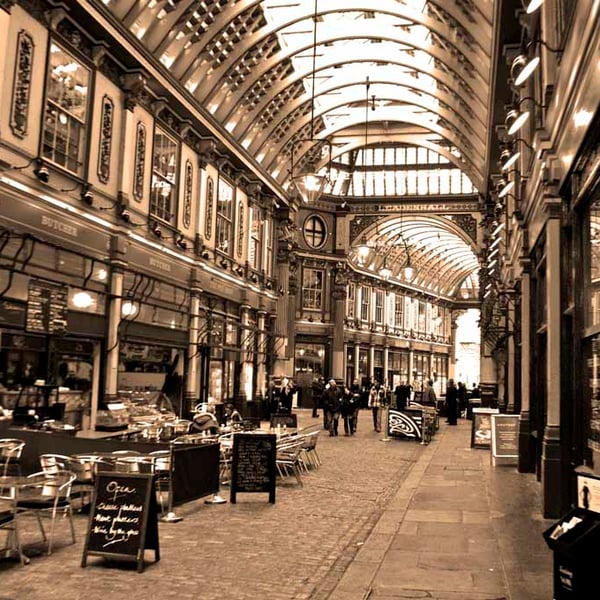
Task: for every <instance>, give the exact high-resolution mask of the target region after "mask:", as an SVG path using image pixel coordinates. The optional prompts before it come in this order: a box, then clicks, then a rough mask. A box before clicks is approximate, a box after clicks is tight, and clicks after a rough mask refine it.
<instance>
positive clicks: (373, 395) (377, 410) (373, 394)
mask: <svg viewBox="0 0 600 600" xmlns="http://www.w3.org/2000/svg"><path fill="white" fill-rule="evenodd" d="M384 401H385V389H384V388H383V386H382V385H381V384H380V383H379V382H377V381H376V382H375V383H374V384H373V385H372V386H371V390H370V391H369V408H370V409H371V412H372V414H373V429H374V430H375V431H381V408H382V406H383V405H384Z"/></svg>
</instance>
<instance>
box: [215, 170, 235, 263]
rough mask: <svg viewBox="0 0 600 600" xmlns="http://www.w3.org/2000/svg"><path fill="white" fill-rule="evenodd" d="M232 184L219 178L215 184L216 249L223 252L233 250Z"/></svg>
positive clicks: (227, 252)
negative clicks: (217, 183) (216, 184)
mask: <svg viewBox="0 0 600 600" xmlns="http://www.w3.org/2000/svg"><path fill="white" fill-rule="evenodd" d="M233 191H234V190H233V186H232V185H230V184H229V183H227V182H226V181H224V180H223V179H219V185H218V186H217V230H216V243H217V249H218V250H220V251H221V252H223V253H225V254H231V253H232V251H233V240H232V228H233V223H232V214H233Z"/></svg>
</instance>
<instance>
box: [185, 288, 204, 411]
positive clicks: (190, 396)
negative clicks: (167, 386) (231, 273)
mask: <svg viewBox="0 0 600 600" xmlns="http://www.w3.org/2000/svg"><path fill="white" fill-rule="evenodd" d="M201 293H202V290H201V289H200V287H198V282H197V281H195V280H194V281H192V284H191V290H190V296H191V297H190V331H189V337H188V357H189V358H188V368H187V372H188V376H187V381H186V389H185V392H184V409H185V410H186V411H188V412H191V410H192V408H193V407H194V406H195V405H196V404H197V403H198V402H199V401H200V390H199V388H200V351H199V346H198V342H199V339H198V338H199V337H200V294H201Z"/></svg>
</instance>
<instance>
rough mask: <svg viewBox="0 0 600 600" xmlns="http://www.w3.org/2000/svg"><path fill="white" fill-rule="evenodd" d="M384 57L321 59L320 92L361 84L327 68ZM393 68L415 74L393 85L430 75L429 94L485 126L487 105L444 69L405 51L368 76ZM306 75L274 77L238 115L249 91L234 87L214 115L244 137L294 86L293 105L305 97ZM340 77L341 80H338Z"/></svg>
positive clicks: (415, 84) (377, 78)
mask: <svg viewBox="0 0 600 600" xmlns="http://www.w3.org/2000/svg"><path fill="white" fill-rule="evenodd" d="M385 60H386V58H385V52H375V53H373V54H371V55H369V56H368V57H366V56H365V55H364V53H359V52H358V51H356V53H349V54H347V55H346V56H343V57H339V58H337V60H331V61H327V62H325V61H321V62H320V64H319V65H317V73H318V74H320V75H317V77H319V76H320V77H321V78H323V79H326V82H325V83H323V84H322V86H321V87H322V89H320V90H319V93H320V94H328V93H330V92H331V91H332V90H335V89H338V88H339V87H341V85H343V84H344V83H346V84H350V83H351V82H354V83H355V84H358V83H361V81H360V79H358V78H357V77H356V75H354V72H353V71H352V72H351V71H350V69H342V70H343V71H345V72H347V73H348V74H347V75H346V77H345V78H344V77H336V78H335V81H330V79H329V77H327V70H329V69H336V68H337V67H339V66H343V65H359V64H361V63H378V61H381V62H382V63H383V62H384V61H385ZM395 67H399V68H403V67H405V68H407V69H409V70H410V71H412V72H414V73H416V74H417V77H416V78H408V77H407V78H406V79H407V81H404V82H402V83H400V82H399V81H398V80H397V79H395V80H394V81H393V83H395V85H398V86H402V87H407V88H409V87H410V88H415V89H416V88H419V87H424V86H425V84H424V82H422V81H420V80H419V77H427V78H430V79H431V80H432V81H434V82H436V84H437V85H436V87H435V88H434V89H430V90H429V93H432V94H435V95H436V97H437V98H439V99H440V100H441V101H443V102H445V103H446V104H448V105H454V106H456V107H459V108H460V109H461V110H462V111H464V112H465V113H467V112H470V113H471V114H472V115H473V117H474V118H475V119H476V120H477V121H478V122H480V123H481V124H482V126H484V124H485V111H486V104H485V103H484V102H482V101H480V99H479V98H476V97H473V96H472V95H470V94H468V93H467V92H466V90H465V88H463V87H462V86H458V87H456V82H455V81H454V80H453V79H452V78H451V77H449V76H448V75H447V74H446V73H444V72H443V71H440V70H437V69H433V68H426V67H425V66H424V65H423V64H422V63H420V62H419V61H417V60H415V59H414V58H412V57H411V56H407V55H406V54H404V53H402V54H400V55H399V56H398V57H396V58H394V60H390V59H387V63H386V64H385V65H377V66H376V67H375V68H374V69H373V73H372V75H371V80H372V83H373V84H376V83H385V82H386V80H389V79H391V78H392V77H394V75H397V73H396V74H394V73H391V72H390V71H393V70H395V69H394V68H395ZM386 71H387V72H386ZM268 72H269V71H267V73H268ZM350 73H352V76H353V78H352V80H350ZM309 76H310V73H309V72H307V71H305V72H300V71H294V72H293V73H292V74H291V75H289V76H288V77H286V78H285V79H281V80H277V81H276V82H275V83H274V85H272V86H271V87H270V88H269V90H268V91H267V92H266V93H264V94H263V97H262V99H261V101H260V102H258V103H257V104H256V105H255V106H254V107H253V108H252V109H251V110H249V111H247V112H244V113H242V114H240V111H239V106H238V103H239V102H241V101H242V99H243V97H244V96H245V94H246V93H248V91H249V90H248V89H247V88H245V89H244V90H237V91H236V93H234V94H229V95H228V96H227V97H226V98H224V99H223V102H220V103H219V108H218V110H217V111H216V113H215V116H216V117H217V118H219V120H222V121H223V122H224V123H225V124H233V121H234V120H235V119H237V122H236V123H235V125H234V126H233V127H230V128H229V130H230V131H231V132H232V133H233V135H235V136H237V137H238V138H239V139H242V140H243V139H245V138H246V136H248V135H250V131H251V130H252V129H259V127H258V125H259V123H260V119H261V116H262V115H263V114H265V112H268V113H270V112H271V111H269V106H270V105H271V104H273V105H276V102H277V99H278V98H279V97H282V98H283V97H289V96H291V97H294V96H295V95H296V93H294V88H300V87H301V91H302V95H301V96H300V95H298V96H297V97H296V99H295V100H294V101H293V102H294V104H297V103H298V102H302V96H305V94H306V92H305V90H304V86H303V81H304V79H305V78H307V77H309ZM332 79H333V78H332ZM339 80H341V82H340V81H339ZM258 81H261V79H257V80H255V81H254V82H253V84H256V82H258ZM362 83H363V84H364V79H363V80H362ZM390 83H392V81H390ZM315 92H316V90H315ZM286 103H287V100H286ZM286 108H287V104H286Z"/></svg>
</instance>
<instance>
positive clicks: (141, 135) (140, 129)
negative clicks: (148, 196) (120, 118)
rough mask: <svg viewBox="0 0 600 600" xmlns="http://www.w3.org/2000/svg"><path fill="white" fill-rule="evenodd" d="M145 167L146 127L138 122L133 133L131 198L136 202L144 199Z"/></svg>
mask: <svg viewBox="0 0 600 600" xmlns="http://www.w3.org/2000/svg"><path fill="white" fill-rule="evenodd" d="M145 167H146V126H145V125H144V124H143V123H141V122H139V123H138V124H137V130H136V133H135V166H134V168H133V177H134V179H133V197H134V198H135V200H137V201H138V202H141V201H142V198H143V197H144V171H145Z"/></svg>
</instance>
